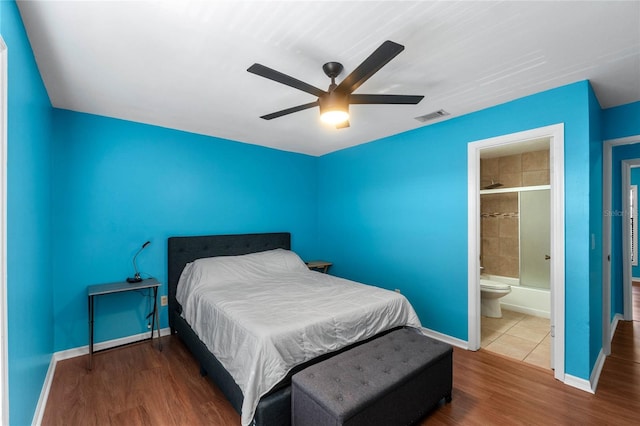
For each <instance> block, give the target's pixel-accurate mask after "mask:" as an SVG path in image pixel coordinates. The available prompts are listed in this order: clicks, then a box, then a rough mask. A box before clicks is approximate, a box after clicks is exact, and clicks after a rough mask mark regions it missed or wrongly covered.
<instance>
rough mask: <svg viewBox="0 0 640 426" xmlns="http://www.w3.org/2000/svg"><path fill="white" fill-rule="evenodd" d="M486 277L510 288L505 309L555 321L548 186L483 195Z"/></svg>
mask: <svg viewBox="0 0 640 426" xmlns="http://www.w3.org/2000/svg"><path fill="white" fill-rule="evenodd" d="M480 201H481V212H482V218H481V223H482V226H481V241H482V246H481V256H482V265H483V267H484V270H483V274H484V275H487V276H488V278H490V279H492V280H494V281H500V282H504V283H506V284H509V285H511V293H510V294H509V295H507V296H505V297H503V298H502V299H501V302H502V305H503V307H505V308H507V309H511V310H514V311H519V312H524V313H528V314H533V315H537V316H543V317H549V315H550V310H551V306H550V293H549V291H550V277H551V275H550V263H551V262H550V247H551V244H550V242H551V232H550V218H551V209H550V190H549V188H548V186H542V187H541V186H538V187H520V188H509V189H502V190H498V191H485V190H483V191H481V195H480Z"/></svg>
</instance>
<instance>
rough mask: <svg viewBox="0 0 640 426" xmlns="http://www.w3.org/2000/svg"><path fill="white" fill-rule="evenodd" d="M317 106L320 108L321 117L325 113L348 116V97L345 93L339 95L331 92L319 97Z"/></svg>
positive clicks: (333, 91)
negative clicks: (338, 113) (337, 113)
mask: <svg viewBox="0 0 640 426" xmlns="http://www.w3.org/2000/svg"><path fill="white" fill-rule="evenodd" d="M318 104H319V106H320V115H321V116H323V115H324V114H325V113H330V112H339V111H340V112H344V113H346V114H349V95H348V94H345V93H340V92H337V91H335V90H332V91H330V92H328V93H327V94H326V95H324V96H321V97H319V98H318ZM347 117H348V115H347ZM345 120H346V118H345Z"/></svg>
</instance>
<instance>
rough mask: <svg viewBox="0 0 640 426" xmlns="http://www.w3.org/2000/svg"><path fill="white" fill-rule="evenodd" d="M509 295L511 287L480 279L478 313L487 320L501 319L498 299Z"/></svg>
mask: <svg viewBox="0 0 640 426" xmlns="http://www.w3.org/2000/svg"><path fill="white" fill-rule="evenodd" d="M509 293H511V286H510V285H509V284H503V283H499V282H496V281H491V280H489V279H487V278H482V277H480V313H481V314H482V316H485V317H489V318H502V308H501V307H500V298H501V297H504V296H506V295H507V294H509Z"/></svg>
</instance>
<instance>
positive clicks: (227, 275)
mask: <svg viewBox="0 0 640 426" xmlns="http://www.w3.org/2000/svg"><path fill="white" fill-rule="evenodd" d="M300 272H309V268H308V267H307V265H306V264H305V263H304V262H303V261H302V259H300V257H299V256H298V255H297V254H296V253H294V252H293V251H290V250H285V249H275V250H268V251H263V252H258V253H250V254H244V255H240V256H217V257H207V258H203V259H197V260H195V261H193V262H191V263H188V264H187V265H186V266H185V268H184V270H183V271H182V274H181V275H180V281H178V289H177V294H176V296H177V298H178V301H179V302H181V300H183V297H184V296H185V295H186V294H190V293H191V292H192V291H194V290H195V289H197V288H198V287H201V286H207V287H210V286H216V285H224V284H226V283H229V282H242V281H247V280H255V279H259V278H261V277H265V276H267V275H274V274H285V273H300ZM181 303H182V302H181Z"/></svg>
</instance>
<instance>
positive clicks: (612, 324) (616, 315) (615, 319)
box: [609, 314, 624, 342]
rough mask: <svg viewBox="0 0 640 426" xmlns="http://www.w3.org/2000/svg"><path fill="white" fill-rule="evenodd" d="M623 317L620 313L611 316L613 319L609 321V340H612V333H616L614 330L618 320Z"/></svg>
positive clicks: (616, 327) (621, 319)
mask: <svg viewBox="0 0 640 426" xmlns="http://www.w3.org/2000/svg"><path fill="white" fill-rule="evenodd" d="M623 320H624V317H623V316H622V314H615V315H614V316H613V320H612V321H611V331H610V333H609V336H610V337H611V340H610V341H611V342H613V335H614V334H616V330H617V329H618V322H620V321H623Z"/></svg>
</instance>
